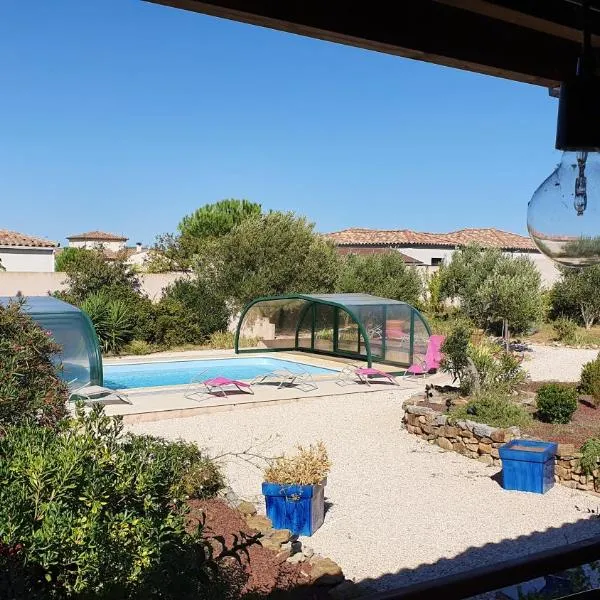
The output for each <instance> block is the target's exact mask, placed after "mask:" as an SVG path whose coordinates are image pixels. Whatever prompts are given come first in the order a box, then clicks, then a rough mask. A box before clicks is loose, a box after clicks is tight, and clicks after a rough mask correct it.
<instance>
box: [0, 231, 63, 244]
mask: <svg viewBox="0 0 600 600" xmlns="http://www.w3.org/2000/svg"><path fill="white" fill-rule="evenodd" d="M0 246H21V247H28V248H56V247H57V246H58V244H57V243H56V242H52V241H50V240H46V239H44V238H40V237H35V236H33V235H26V234H24V233H19V232H18V231H9V230H8V229H0Z"/></svg>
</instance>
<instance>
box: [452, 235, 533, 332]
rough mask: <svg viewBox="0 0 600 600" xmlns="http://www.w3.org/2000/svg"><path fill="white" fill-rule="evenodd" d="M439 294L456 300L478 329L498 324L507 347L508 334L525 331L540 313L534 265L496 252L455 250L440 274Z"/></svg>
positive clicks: (522, 259) (524, 259)
mask: <svg viewBox="0 0 600 600" xmlns="http://www.w3.org/2000/svg"><path fill="white" fill-rule="evenodd" d="M441 293H442V295H443V297H444V298H449V299H453V300H458V302H459V304H460V307H461V311H462V312H463V313H464V314H465V315H466V316H468V317H469V318H470V319H471V320H472V321H473V322H474V323H475V324H477V325H478V326H479V327H483V328H486V329H495V328H496V327H498V326H499V325H501V326H502V331H503V334H504V337H505V340H506V343H507V344H508V341H509V332H510V331H513V332H522V331H525V330H526V329H527V328H528V327H530V326H531V325H532V324H533V323H534V322H535V321H536V320H538V319H539V318H540V317H541V315H542V312H543V308H542V293H541V275H540V272H539V271H538V269H537V267H536V266H535V264H534V263H533V262H532V261H531V260H529V259H528V258H526V257H514V256H510V255H505V254H502V252H501V251H500V250H497V249H482V248H478V247H476V246H468V247H465V248H461V249H459V250H457V251H456V252H455V253H454V255H453V257H452V260H451V261H450V263H449V265H448V266H447V268H445V269H444V271H443V274H442V283H441Z"/></svg>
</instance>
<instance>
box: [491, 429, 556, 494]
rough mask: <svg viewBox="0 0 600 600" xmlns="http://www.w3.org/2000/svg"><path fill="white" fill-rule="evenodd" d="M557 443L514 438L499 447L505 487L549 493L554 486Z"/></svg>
mask: <svg viewBox="0 0 600 600" xmlns="http://www.w3.org/2000/svg"><path fill="white" fill-rule="evenodd" d="M556 450H557V444H556V443H555V442H539V441H537V440H512V441H511V442H509V443H508V444H505V445H504V446H502V447H501V448H500V449H499V453H500V458H501V459H502V487H503V488H504V489H505V490H519V491H521V492H534V493H536V494H545V493H546V492H547V491H548V490H549V489H550V488H551V487H552V486H553V485H554V456H555V455H556Z"/></svg>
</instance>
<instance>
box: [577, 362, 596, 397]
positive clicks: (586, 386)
mask: <svg viewBox="0 0 600 600" xmlns="http://www.w3.org/2000/svg"><path fill="white" fill-rule="evenodd" d="M579 391H580V392H581V393H582V394H589V395H590V396H592V399H593V401H594V405H595V406H596V407H598V405H600V355H598V356H597V357H596V358H595V359H594V360H591V361H590V362H588V363H585V365H583V368H582V369H581V376H580V381H579Z"/></svg>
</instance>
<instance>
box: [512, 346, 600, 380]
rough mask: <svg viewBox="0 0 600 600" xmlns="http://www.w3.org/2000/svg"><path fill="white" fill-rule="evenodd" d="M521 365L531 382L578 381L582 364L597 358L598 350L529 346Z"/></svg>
mask: <svg viewBox="0 0 600 600" xmlns="http://www.w3.org/2000/svg"><path fill="white" fill-rule="evenodd" d="M531 347H532V349H533V352H532V353H526V354H525V356H526V360H525V362H524V363H523V365H524V366H525V368H526V369H527V370H528V371H529V373H530V375H531V379H532V380H533V381H550V380H557V381H579V375H580V373H581V367H582V366H583V365H584V363H586V362H589V361H590V360H593V359H594V358H596V356H598V350H583V349H579V348H561V347H557V346H531Z"/></svg>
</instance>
